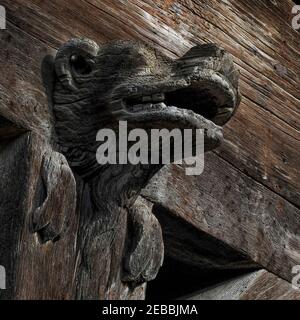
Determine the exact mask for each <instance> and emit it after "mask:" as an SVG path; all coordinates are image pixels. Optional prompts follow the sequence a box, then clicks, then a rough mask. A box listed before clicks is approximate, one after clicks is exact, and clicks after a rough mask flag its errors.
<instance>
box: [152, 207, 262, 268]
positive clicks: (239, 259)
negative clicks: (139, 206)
mask: <svg viewBox="0 0 300 320" xmlns="http://www.w3.org/2000/svg"><path fill="white" fill-rule="evenodd" d="M152 211H153V213H154V214H155V216H156V218H157V219H158V221H159V223H160V225H161V227H162V231H163V239H164V248H165V249H164V251H165V256H166V257H170V258H172V259H174V260H176V261H179V262H180V263H184V264H186V265H187V266H190V267H191V266H192V267H193V268H194V269H197V270H198V272H203V271H206V270H210V271H211V272H213V271H214V270H226V271H229V270H246V269H248V270H249V269H255V268H258V265H257V264H256V263H254V262H253V261H252V260H250V259H249V258H247V256H245V255H244V254H242V253H241V252H238V251H236V250H234V249H233V248H231V247H230V246H228V245H226V244H225V243H224V242H222V241H220V240H218V239H216V238H214V237H212V236H211V235H209V234H207V233H205V232H203V231H201V230H199V228H195V227H194V226H192V225H190V224H189V223H187V222H186V221H185V220H183V219H181V218H179V217H177V216H175V215H174V214H172V213H171V212H169V211H168V210H166V209H165V208H163V207H161V206H159V205H154V206H153V208H152Z"/></svg>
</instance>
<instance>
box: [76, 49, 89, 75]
mask: <svg viewBox="0 0 300 320" xmlns="http://www.w3.org/2000/svg"><path fill="white" fill-rule="evenodd" d="M92 62H93V61H92V60H91V59H86V58H85V57H83V56H80V55H76V54H74V55H72V56H71V66H72V68H73V70H74V71H75V72H76V73H78V74H82V75H85V74H89V73H91V72H92V70H93V69H92Z"/></svg>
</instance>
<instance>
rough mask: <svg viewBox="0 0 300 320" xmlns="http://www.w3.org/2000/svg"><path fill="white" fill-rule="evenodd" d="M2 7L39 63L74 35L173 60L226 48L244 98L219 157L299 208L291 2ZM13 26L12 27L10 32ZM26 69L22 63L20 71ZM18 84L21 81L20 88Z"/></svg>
mask: <svg viewBox="0 0 300 320" xmlns="http://www.w3.org/2000/svg"><path fill="white" fill-rule="evenodd" d="M4 5H7V9H8V10H7V11H8V20H9V21H10V22H11V23H13V24H14V25H15V26H17V28H18V29H21V30H25V31H26V32H27V33H29V34H30V35H32V36H33V37H34V38H36V39H38V40H39V41H40V42H39V43H36V45H35V46H30V47H26V50H28V51H30V54H29V52H28V53H27V55H26V56H28V57H32V60H34V59H35V60H36V61H38V60H39V59H40V58H39V57H41V54H40V53H38V52H37V51H39V48H40V47H42V48H44V46H45V44H46V45H47V46H50V47H55V48H57V47H58V46H59V45H60V44H61V43H62V42H64V41H65V40H67V39H69V38H71V37H74V36H87V37H90V38H92V39H94V40H96V41H98V42H99V43H101V42H103V41H108V40H111V39H117V38H122V39H128V38H133V39H137V40H142V41H146V42H148V43H150V44H152V45H154V46H155V47H157V48H159V49H160V50H162V51H164V52H165V53H166V54H167V55H169V56H172V57H178V56H179V55H181V54H182V53H184V52H185V51H187V50H188V48H190V47H191V46H192V45H193V44H195V43H203V42H216V43H219V44H221V45H222V46H223V47H224V48H225V49H226V50H228V51H229V52H231V53H232V54H233V56H234V58H235V62H236V64H237V65H238V67H239V68H240V70H241V91H242V94H243V95H244V97H245V98H244V100H243V103H242V105H241V107H240V109H239V110H238V112H237V114H236V116H235V118H234V120H232V121H231V122H230V123H229V124H228V125H227V126H226V128H225V138H226V141H225V144H224V146H223V147H222V148H220V150H219V151H218V154H219V155H220V156H221V157H222V158H224V159H226V160H227V161H229V162H230V163H231V164H233V165H234V166H236V167H237V168H238V169H239V170H241V171H244V172H247V174H248V175H249V176H250V177H252V178H254V179H255V180H256V181H258V182H260V183H262V184H264V185H265V186H267V187H268V188H270V189H271V190H273V191H274V192H275V193H278V194H280V195H281V196H283V197H284V198H285V199H287V200H288V201H290V202H292V203H294V204H295V205H297V206H299V205H300V196H299V189H300V176H299V175H300V170H298V163H297V162H296V159H298V158H299V157H300V155H299V152H300V148H299V144H300V134H299V126H300V125H299V124H300V117H299V110H300V108H299V105H300V101H299V97H300V94H299V90H298V89H299V76H298V75H299V64H298V61H299V59H300V55H299V50H298V48H299V45H300V39H299V38H300V37H299V36H298V33H296V32H295V31H294V30H293V29H292V28H291V26H290V23H289V22H290V18H291V15H290V14H289V12H290V11H291V10H290V8H291V7H292V1H290V0H286V1H284V2H280V4H279V3H277V2H276V3H273V2H272V3H269V2H268V1H266V0H260V1H258V0H256V1H255V2H254V4H253V5H252V4H249V2H248V1H246V0H244V1H239V2H236V1H231V2H228V1H227V2H217V1H212V0H205V1H197V0H193V1H192V0H186V1H170V2H167V3H165V2H164V1H154V2H153V1H151V0H148V1H144V2H141V1H138V0H134V1H130V2H124V1H117V0H115V1H106V0H104V1H98V0H86V1H73V2H72V4H71V5H70V3H69V2H68V1H58V0H56V1H52V2H51V3H46V2H41V1H30V2H27V3H26V4H24V3H23V2H22V1H21V0H18V1H14V3H10V1H4ZM274 17H276V19H274ZM12 28H13V27H12V26H11V25H10V24H9V28H8V31H6V32H9V30H12ZM21 30H20V31H19V32H21ZM45 30H47V32H45ZM22 37H23V35H22ZM24 39H26V36H24ZM20 41H21V40H20ZM14 46H16V44H15V43H14ZM24 46H25V41H24V42H23V46H22V47H23V48H24ZM2 47H3V48H5V47H6V43H5V45H4V46H2ZM18 47H21V46H20V45H19V46H18ZM34 48H37V49H34ZM11 50H13V49H12V48H9V49H8V51H6V52H9V51H11ZM22 50H24V49H22ZM32 50H34V51H33V52H31V51H32ZM43 50H45V49H42V52H43ZM24 59H25V58H24ZM27 60H28V58H27ZM14 61H15V59H12V63H11V65H13V63H14ZM21 61H22V59H21ZM19 65H20V64H19ZM25 65H26V64H24V65H23V64H21V68H24V66H25ZM37 67H38V66H35V67H33V65H32V64H29V65H28V67H27V68H26V70H24V71H21V70H22V69H20V71H19V72H20V73H21V75H22V76H26V74H27V73H28V70H29V68H31V69H32V70H36V69H37ZM18 70H19V69H18ZM34 73H35V74H37V73H36V72H34ZM0 83H1V82H0ZM31 85H32V84H30V83H28V85H27V87H26V90H27V91H28V92H29V93H30V94H31V95H33V96H34V99H35V100H34V101H36V104H37V105H38V106H39V108H41V109H43V102H44V101H45V100H44V97H43V94H42V93H41V91H40V92H39V94H41V95H42V96H41V97H37V92H36V89H33V88H31ZM20 86H21V83H20V84H18V83H17V84H16V86H15V87H16V88H19V87H20ZM34 88H40V86H36V85H35V86H34ZM32 92H34V94H33V93H32ZM29 93H28V94H29ZM17 98H18V97H15V98H13V99H12V100H13V101H16V100H17ZM14 104H16V102H14ZM42 112H43V111H41V113H40V114H42ZM24 116H25V115H24ZM40 117H41V118H43V116H40ZM44 126H45V124H44ZM245 131H246V134H244V132H245Z"/></svg>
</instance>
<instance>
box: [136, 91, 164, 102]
mask: <svg viewBox="0 0 300 320" xmlns="http://www.w3.org/2000/svg"><path fill="white" fill-rule="evenodd" d="M164 100H165V95H164V93H155V94H152V95H151V96H144V97H142V102H145V103H147V102H162V101H164Z"/></svg>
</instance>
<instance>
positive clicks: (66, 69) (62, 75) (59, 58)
mask: <svg viewBox="0 0 300 320" xmlns="http://www.w3.org/2000/svg"><path fill="white" fill-rule="evenodd" d="M98 51H99V46H98V45H97V43H96V42H94V41H92V40H89V39H71V40H69V41H68V42H67V43H66V44H65V45H63V46H62V47H61V48H60V49H59V50H58V52H57V55H56V58H55V71H56V75H57V77H58V79H59V80H60V82H61V83H62V84H63V85H64V87H65V88H67V89H69V90H71V91H77V84H76V80H75V77H74V74H75V73H76V74H77V75H78V76H81V75H85V74H88V73H90V72H91V71H92V66H93V63H94V60H93V58H95V57H96V56H97V53H98Z"/></svg>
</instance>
